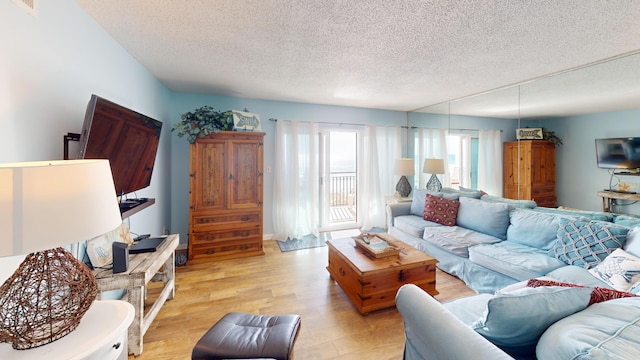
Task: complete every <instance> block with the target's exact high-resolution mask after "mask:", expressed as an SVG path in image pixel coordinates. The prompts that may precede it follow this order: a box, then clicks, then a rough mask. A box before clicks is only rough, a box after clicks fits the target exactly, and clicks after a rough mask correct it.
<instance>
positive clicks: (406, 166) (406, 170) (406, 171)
mask: <svg viewBox="0 0 640 360" xmlns="http://www.w3.org/2000/svg"><path fill="white" fill-rule="evenodd" d="M393 172H394V173H395V174H396V175H402V176H409V175H414V174H415V170H414V168H413V159H408V158H402V159H397V160H396V164H395V167H394V169H393Z"/></svg>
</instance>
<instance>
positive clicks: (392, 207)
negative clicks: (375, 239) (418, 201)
mask: <svg viewBox="0 0 640 360" xmlns="http://www.w3.org/2000/svg"><path fill="white" fill-rule="evenodd" d="M410 213H411V203H410V202H401V203H394V204H387V227H392V226H393V219H394V218H395V217H396V216H401V215H409V214H410Z"/></svg>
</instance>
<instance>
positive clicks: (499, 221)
mask: <svg viewBox="0 0 640 360" xmlns="http://www.w3.org/2000/svg"><path fill="white" fill-rule="evenodd" d="M511 209H512V207H511V206H509V205H507V204H504V203H492V202H487V201H482V200H478V199H472V198H468V197H462V196H461V197H460V208H459V209H458V217H457V219H456V224H457V225H458V226H462V227H464V228H467V229H470V230H475V231H478V232H481V233H483V234H487V235H491V236H495V237H497V238H498V239H502V240H505V239H506V238H507V227H508V226H509V211H510V210H511Z"/></svg>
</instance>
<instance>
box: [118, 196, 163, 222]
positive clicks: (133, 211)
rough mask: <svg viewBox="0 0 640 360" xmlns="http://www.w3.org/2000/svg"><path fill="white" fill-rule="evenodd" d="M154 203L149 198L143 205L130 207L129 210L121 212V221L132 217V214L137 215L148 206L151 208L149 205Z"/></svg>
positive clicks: (152, 199) (154, 200)
mask: <svg viewBox="0 0 640 360" xmlns="http://www.w3.org/2000/svg"><path fill="white" fill-rule="evenodd" d="M155 203H156V199H154V198H149V199H147V201H145V202H143V203H141V204H139V205H136V206H134V207H132V208H131V209H129V210H126V211H123V212H122V219H123V220H124V219H126V218H128V217H129V216H133V215H134V214H136V213H138V212H139V211H142V210H144V209H146V208H148V207H149V206H151V205H153V204H155Z"/></svg>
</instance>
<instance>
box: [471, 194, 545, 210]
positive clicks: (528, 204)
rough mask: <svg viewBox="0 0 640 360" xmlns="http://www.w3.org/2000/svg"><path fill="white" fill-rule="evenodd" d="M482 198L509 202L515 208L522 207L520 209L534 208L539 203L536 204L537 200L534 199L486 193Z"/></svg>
mask: <svg viewBox="0 0 640 360" xmlns="http://www.w3.org/2000/svg"><path fill="white" fill-rule="evenodd" d="M480 200H482V201H488V202H499V203H504V204H509V205H511V206H513V207H514V208H520V209H533V208H535V207H536V206H538V204H536V202H535V201H533V200H514V199H507V198H503V197H501V196H494V195H486V194H485V195H482V197H481V198H480Z"/></svg>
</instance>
